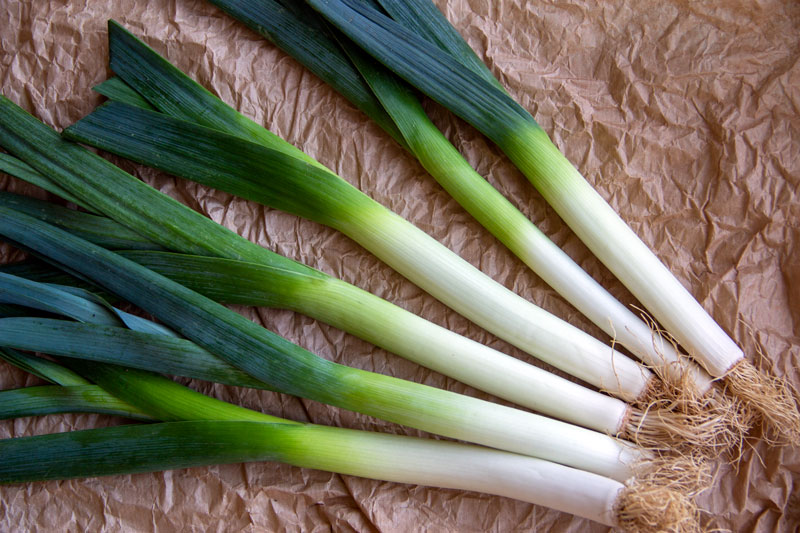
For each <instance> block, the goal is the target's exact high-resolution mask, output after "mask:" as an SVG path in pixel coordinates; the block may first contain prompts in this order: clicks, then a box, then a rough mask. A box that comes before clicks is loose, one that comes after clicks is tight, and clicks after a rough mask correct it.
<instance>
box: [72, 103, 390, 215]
mask: <svg viewBox="0 0 800 533" xmlns="http://www.w3.org/2000/svg"><path fill="white" fill-rule="evenodd" d="M64 135H65V137H67V138H69V139H72V140H76V141H79V142H82V143H86V144H90V145H92V146H96V147H98V148H102V149H103V150H107V151H109V152H112V153H115V154H118V155H121V156H123V157H126V158H128V159H132V160H134V161H137V162H139V163H143V164H146V165H150V166H154V167H156V168H158V169H160V170H164V171H166V172H170V173H172V174H175V175H178V176H181V177H185V178H187V179H191V180H193V181H197V182H198V183H202V184H204V185H208V186H210V187H214V188H217V189H221V190H224V191H227V192H230V193H231V194H235V195H237V196H240V197H242V198H246V199H248V200H253V201H256V202H259V203H262V204H264V205H267V206H270V207H274V208H276V209H280V210H282V211H286V212H289V213H292V214H295V215H298V216H301V217H303V218H307V219H310V220H314V221H316V222H320V223H323V224H326V225H331V226H334V227H336V226H337V225H340V224H341V223H342V222H346V221H347V219H346V218H343V217H346V216H347V214H349V213H353V212H355V213H357V212H359V211H360V210H367V209H370V208H374V207H375V206H378V204H377V203H376V202H375V201H374V200H372V199H371V198H369V197H368V196H366V195H365V194H364V193H362V192H361V191H359V190H358V189H356V188H355V187H353V186H352V185H350V184H349V183H347V182H346V181H345V180H343V179H342V178H340V177H339V176H337V175H336V174H333V173H332V172H330V171H329V170H327V169H322V168H319V167H318V166H315V165H310V164H308V163H306V162H304V161H301V160H299V159H297V158H295V157H292V156H289V155H287V154H285V153H283V152H280V151H277V150H272V149H270V148H267V147H266V146H263V145H261V144H257V143H254V142H250V141H248V140H245V139H243V138H240V137H238V136H233V135H229V134H227V133H223V132H221V131H218V130H214V129H211V128H207V127H204V126H201V125H199V124H196V123H193V122H187V121H185V120H180V119H176V118H174V117H171V116H167V115H164V114H162V113H156V112H152V111H146V110H143V109H140V108H137V107H134V106H128V105H125V104H122V103H118V102H111V103H108V104H106V105H103V106H101V107H99V108H98V109H96V110H95V111H94V112H92V113H91V114H89V115H87V116H86V117H84V118H83V119H81V120H79V121H78V122H76V123H75V124H73V125H71V126H70V127H68V128H67V129H65V130H64Z"/></svg>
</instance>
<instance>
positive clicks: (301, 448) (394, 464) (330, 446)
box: [284, 426, 624, 526]
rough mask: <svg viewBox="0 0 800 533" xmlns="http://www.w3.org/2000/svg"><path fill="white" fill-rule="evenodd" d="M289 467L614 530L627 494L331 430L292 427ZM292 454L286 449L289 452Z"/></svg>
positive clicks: (538, 465) (515, 465) (554, 472)
mask: <svg viewBox="0 0 800 533" xmlns="http://www.w3.org/2000/svg"><path fill="white" fill-rule="evenodd" d="M285 438H286V440H287V441H288V440H289V439H291V450H290V451H289V450H288V449H287V451H289V453H286V454H285V456H284V460H285V462H287V463H290V464H293V465H296V466H302V467H306V468H315V469H318V470H326V471H329V472H338V473H341V474H349V475H354V476H360V477H366V478H372V479H382V480H385V481H394V482H396V483H413V484H416V485H428V486H435V487H443V488H452V489H461V490H473V491H477V492H483V493H486V494H496V495H499V496H506V497H509V498H514V499H517V500H522V501H526V502H530V503H535V504H537V505H544V506H546V507H549V508H551V509H556V510H558V511H564V512H567V513H570V514H574V515H576V516H582V517H584V518H588V519H590V520H594V521H595V522H600V523H601V524H605V525H608V526H613V525H616V520H615V506H616V504H617V501H618V498H619V495H620V492H621V491H622V490H624V486H623V485H622V484H621V483H619V482H618V481H614V480H611V479H608V478H605V477H602V476H598V475H596V474H591V473H589V472H584V471H581V470H576V469H574V468H569V467H565V466H562V465H558V464H555V463H550V462H547V461H542V460H539V459H534V458H531V457H525V456H522V455H515V454H512V453H508V452H501V451H498V450H490V449H487V448H479V447H477V446H468V445H464V444H457V443H453V442H446V441H433V440H424V439H415V438H412V437H400V436H395V435H386V434H381V433H370V432H363V431H354V430H346V429H340V428H328V427H324V426H296V427H291V428H289V427H287V429H286V431H285ZM287 448H289V446H287Z"/></svg>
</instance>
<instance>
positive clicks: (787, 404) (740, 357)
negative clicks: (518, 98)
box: [307, 0, 800, 442]
mask: <svg viewBox="0 0 800 533" xmlns="http://www.w3.org/2000/svg"><path fill="white" fill-rule="evenodd" d="M307 1H308V3H309V4H310V5H312V6H313V7H314V8H315V9H317V10H318V11H319V12H320V13H321V14H322V15H323V16H324V17H325V18H326V19H328V21H330V22H331V23H332V24H333V25H334V26H336V27H337V28H339V30H341V31H342V32H343V33H344V34H345V35H347V36H348V37H349V38H350V39H352V40H353V41H354V42H355V43H357V44H358V45H359V46H360V47H361V48H363V49H364V50H365V51H366V52H367V53H369V54H370V55H371V56H373V57H374V58H375V59H377V60H378V61H380V62H381V63H383V64H384V65H386V66H387V67H388V68H389V69H391V70H392V71H394V72H395V73H396V74H398V75H399V76H400V77H402V78H403V79H405V80H406V81H407V82H408V83H410V84H411V85H413V86H415V87H417V88H418V89H420V90H421V91H422V92H424V93H425V94H427V95H428V96H429V97H431V98H433V99H434V100H436V101H437V102H439V103H440V104H442V105H444V106H445V107H447V108H448V109H450V110H451V111H452V112H453V113H455V114H456V115H458V116H460V117H461V118H463V119H464V120H466V121H467V122H469V123H470V124H472V125H473V126H474V127H475V128H477V129H478V130H480V131H481V132H482V133H483V134H484V135H486V136H487V137H488V138H490V139H491V140H492V141H493V142H495V143H496V144H497V145H498V146H499V147H500V148H501V149H502V150H503V151H504V152H505V153H506V154H507V155H508V157H509V158H510V159H511V161H512V162H514V164H515V165H516V166H517V167H518V168H519V169H520V170H521V171H522V172H523V173H524V174H525V175H526V176H527V177H528V179H529V180H530V181H531V182H532V183H533V185H534V186H535V187H536V188H537V189H538V191H539V192H540V193H541V194H542V196H543V197H544V198H545V199H546V200H547V201H548V203H549V204H550V205H551V206H553V208H554V209H555V210H556V212H557V213H558V214H559V215H560V216H561V218H563V219H564V221H565V222H566V223H567V224H568V225H569V226H570V228H572V230H573V231H574V232H575V233H576V234H577V235H578V237H580V239H581V240H582V241H583V242H584V243H585V244H586V245H587V246H588V247H589V249H590V250H592V252H593V253H594V254H595V255H596V256H597V257H598V258H599V259H600V260H601V261H602V262H603V263H604V264H605V265H606V266H607V267H608V268H609V269H610V270H611V271H612V272H613V273H614V274H615V275H616V276H617V277H618V278H619V280H620V281H621V282H622V283H623V284H625V286H626V287H628V289H629V290H630V291H631V292H632V293H633V294H634V296H636V297H637V298H638V299H639V301H641V302H642V303H643V304H644V305H645V307H646V308H647V309H648V310H649V311H650V312H651V313H652V314H653V316H654V317H655V318H656V319H657V320H659V321H660V322H661V323H662V324H663V325H664V327H665V328H666V330H667V331H668V332H669V333H670V334H671V335H673V336H674V337H675V338H676V339H677V340H678V342H680V343H681V345H682V346H683V347H684V348H685V349H686V350H688V352H689V353H690V354H691V355H692V356H693V357H694V358H695V359H696V360H697V361H698V362H699V363H700V364H702V366H703V367H704V368H705V369H706V370H707V371H708V372H709V373H710V374H711V375H712V376H714V377H717V378H724V380H725V384H726V386H727V388H728V390H729V391H730V392H731V393H732V394H733V395H735V396H737V397H739V398H741V399H742V400H743V401H745V403H746V406H747V407H749V408H750V409H752V411H753V413H754V414H755V415H757V416H759V417H760V418H761V419H762V420H763V421H764V422H765V424H766V426H767V427H768V428H769V429H770V430H771V431H773V432H775V433H776V434H778V435H780V436H782V437H784V438H785V439H786V440H788V441H789V442H800V412H798V408H797V404H796V402H795V399H794V396H793V394H792V392H791V391H790V390H789V388H788V386H787V385H786V383H785V382H783V381H781V380H778V379H775V378H771V377H769V376H767V375H765V374H763V373H761V372H760V371H758V370H757V369H756V368H755V367H754V366H753V365H752V364H751V363H750V362H749V361H747V360H746V359H745V356H744V353H743V352H742V350H741V349H740V348H739V347H738V346H737V345H736V343H735V342H734V341H733V340H731V339H730V337H729V336H728V335H727V334H726V333H725V332H724V331H723V330H722V328H721V327H720V326H719V325H718V324H717V323H716V322H715V321H714V320H713V319H712V318H711V317H710V316H709V314H708V313H707V312H706V311H705V310H704V309H703V308H702V307H701V306H700V304H699V303H698V302H697V301H696V300H695V299H694V298H693V297H692V295H691V294H690V293H689V292H688V291H687V290H686V289H685V288H684V287H683V285H681V283H680V282H679V281H678V280H677V279H676V278H675V277H674V276H673V275H672V274H671V273H670V272H669V271H668V270H667V268H666V267H665V266H664V265H663V264H662V263H661V261H660V260H659V259H658V258H657V257H656V256H655V255H654V254H653V253H652V252H651V251H650V250H649V249H648V248H647V246H646V245H645V244H644V243H643V242H642V241H641V240H640V239H639V237H638V236H637V235H636V234H635V233H634V232H633V231H632V230H631V229H630V228H629V227H628V226H627V224H625V222H624V221H623V220H622V219H621V218H620V217H619V216H618V215H617V214H616V213H615V212H614V210H613V209H612V208H611V207H610V206H609V205H608V204H607V203H606V202H605V200H604V199H603V198H602V197H601V196H600V195H599V194H597V192H596V191H595V190H594V189H593V188H592V187H591V185H589V183H588V182H587V181H586V180H585V179H584V178H583V176H581V175H580V173H579V172H578V171H577V170H576V169H575V167H574V166H572V164H571V163H570V162H569V161H568V160H567V159H566V158H565V157H564V156H563V155H562V154H561V152H560V151H559V150H558V148H556V147H555V145H553V143H552V142H551V141H550V139H549V138H548V136H547V134H546V133H545V132H544V131H543V130H542V128H541V127H539V125H538V124H537V123H536V122H535V121H534V119H533V118H532V117H531V115H530V114H529V113H528V112H527V111H526V110H525V109H524V108H522V107H521V106H520V105H519V104H517V103H516V102H515V101H514V100H513V99H512V98H510V97H509V96H508V94H507V93H506V92H505V91H504V90H502V89H501V88H500V87H499V86H498V85H499V84H498V82H497V81H496V80H494V79H493V78H492V76H491V74H490V73H489V72H488V69H486V67H485V66H483V65H482V64H481V63H480V61H479V60H477V58H475V57H474V55H475V54H474V52H472V51H471V50H470V49H469V47H468V46H467V45H466V43H464V42H463V41H462V40H461V39H460V37H459V36H458V33H457V32H455V30H454V29H453V28H452V27H451V26H450V25H449V23H448V22H447V21H446V19H444V17H443V16H442V14H441V13H440V12H439V11H438V10H437V9H436V7H435V6H434V5H433V4H432V3H431V2H430V1H429V0H403V1H402V2H400V1H397V0H379V3H380V6H381V7H382V8H383V9H384V10H386V12H388V13H389V15H390V16H386V15H385V14H384V13H383V12H381V11H380V10H379V9H376V7H375V5H374V2H365V1H364V0H307Z"/></svg>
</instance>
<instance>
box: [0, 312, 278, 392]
mask: <svg viewBox="0 0 800 533" xmlns="http://www.w3.org/2000/svg"><path fill="white" fill-rule="evenodd" d="M0 346H7V347H11V348H16V349H18V350H29V351H37V352H44V353H48V354H52V355H58V356H62V357H73V358H78V359H85V360H90V361H99V362H104V363H111V364H116V365H121V366H128V367H132V368H139V369H142V370H150V371H154V372H159V373H162V374H170V375H174V376H185V377H191V378H197V379H202V380H206V381H212V382H218V383H225V384H228V385H236V386H240V387H251V388H260V389H263V388H266V387H265V385H264V383H262V382H260V381H259V380H257V379H254V378H252V377H250V376H248V375H247V374H245V373H244V372H242V371H241V370H239V369H237V368H235V367H233V366H231V365H230V364H229V363H226V362H225V361H222V360H220V359H219V358H218V357H216V356H215V355H213V354H211V353H209V352H208V351H207V350H204V349H203V348H200V347H199V346H197V345H196V344H194V343H193V342H191V341H188V340H186V339H181V338H176V337H171V336H166V335H158V334H150V333H142V332H139V331H132V330H129V329H126V328H122V327H113V326H101V325H97V324H82V323H79V322H72V321H68V320H57V319H49V318H27V317H17V318H3V319H0Z"/></svg>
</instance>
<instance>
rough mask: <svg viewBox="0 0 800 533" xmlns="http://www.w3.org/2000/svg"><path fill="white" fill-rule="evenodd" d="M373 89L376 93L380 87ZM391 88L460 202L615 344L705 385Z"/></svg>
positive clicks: (392, 101) (397, 113)
mask: <svg viewBox="0 0 800 533" xmlns="http://www.w3.org/2000/svg"><path fill="white" fill-rule="evenodd" d="M378 81H380V80H378ZM373 88H374V89H375V90H376V94H378V96H379V97H381V95H382V94H383V93H382V91H381V90H380V86H376V85H373ZM397 92H400V91H396V92H395V93H393V94H392V95H391V96H393V98H389V97H384V98H381V101H382V102H383V103H384V105H385V107H386V109H387V111H388V112H389V114H390V115H391V116H392V119H393V120H394V121H395V123H396V124H397V126H398V128H399V129H400V131H401V132H402V133H403V135H404V138H405V140H406V142H407V143H408V146H409V148H410V149H411V151H412V152H413V153H414V155H415V156H416V157H417V159H418V160H419V161H420V163H422V166H423V167H425V169H426V170H427V171H428V172H429V173H430V175H431V176H433V177H434V178H435V179H436V181H437V182H439V184H440V185H442V187H444V188H445V189H446V190H447V192H448V193H450V195H451V196H452V197H453V198H454V199H455V200H456V201H457V202H458V203H459V204H461V205H462V206H463V207H464V208H465V209H466V210H467V211H468V212H469V213H470V214H471V215H472V216H473V217H475V219H476V220H477V221H478V222H480V224H481V225H482V226H483V227H485V228H486V229H488V230H489V231H490V232H491V233H492V234H493V235H494V236H495V237H497V238H498V239H499V240H500V242H502V243H503V244H505V245H506V246H507V247H508V248H509V250H511V252H512V253H514V255H516V256H517V257H519V258H520V259H521V260H522V261H523V262H524V263H525V264H526V265H528V267H530V268H531V270H533V271H534V272H535V273H536V274H537V275H538V276H539V277H541V278H542V280H544V282H545V283H547V284H548V285H549V286H550V287H552V288H553V289H555V290H556V292H558V293H559V294H560V295H561V296H563V297H564V298H565V299H566V300H567V301H568V302H569V303H571V304H572V305H573V306H574V307H575V308H576V309H577V310H578V311H580V312H581V313H583V315H584V316H586V317H587V318H588V319H589V320H591V321H592V322H593V323H594V324H595V325H596V326H598V327H599V328H601V329H602V330H603V331H604V332H605V333H607V334H608V335H609V336H610V337H611V338H613V339H614V340H615V342H618V343H619V344H621V345H622V346H624V347H625V348H627V349H628V350H629V351H630V352H631V353H633V354H634V355H635V356H637V357H638V358H639V359H641V360H642V361H644V362H645V363H646V364H647V365H649V366H657V367H661V368H663V369H664V370H665V371H667V372H669V373H670V374H671V375H672V377H673V378H675V379H680V377H681V374H682V373H683V372H685V371H687V370H688V371H689V372H690V376H691V378H692V381H693V382H694V384H695V386H696V388H697V389H698V390H699V391H700V392H702V393H705V392H706V391H708V389H709V388H710V387H711V382H712V380H711V377H710V376H709V375H708V374H707V373H706V372H705V371H703V370H702V369H701V368H699V367H698V366H697V365H696V364H694V363H691V362H687V361H683V360H681V359H680V357H679V354H678V352H677V351H676V350H675V348H674V346H673V345H672V344H671V343H670V342H667V341H666V340H665V339H664V338H663V337H661V336H660V335H658V334H657V333H655V332H654V331H653V330H652V329H651V328H650V327H649V326H648V325H647V324H645V322H644V321H643V320H642V319H640V318H639V317H637V316H636V315H635V314H634V313H632V312H631V311H630V310H629V309H628V308H626V307H625V306H624V305H622V304H621V303H620V302H619V300H617V299H616V298H614V297H613V296H612V295H611V294H610V293H609V292H608V291H607V290H605V289H604V288H603V287H602V286H601V285H600V284H599V283H597V282H596V281H595V280H594V279H593V278H592V277H591V276H590V275H589V274H587V273H586V272H585V271H584V270H583V269H582V268H581V267H580V266H578V264H576V263H575V261H573V260H572V259H571V258H570V257H569V256H568V255H567V254H566V253H565V252H564V251H563V250H561V248H559V247H558V246H556V245H555V244H554V243H553V241H551V240H550V239H549V238H548V237H547V236H546V235H544V233H542V232H541V231H540V230H539V228H537V227H536V226H535V225H534V224H533V223H532V222H531V221H530V220H529V219H528V218H527V217H526V216H525V215H523V214H522V213H521V212H520V211H519V209H517V208H516V207H514V205H513V204H511V202H509V201H508V200H507V199H506V198H505V197H504V196H503V195H502V194H500V192H498V191H497V189H495V188H494V187H493V186H492V185H491V184H490V183H489V182H487V181H486V180H485V179H483V177H481V175H480V174H478V173H477V172H476V171H475V170H474V169H473V168H472V166H471V165H470V164H469V163H468V162H467V161H466V160H465V159H464V158H463V157H462V156H461V154H460V153H459V152H458V150H456V149H455V148H454V147H453V145H452V144H450V142H449V141H448V140H447V138H446V137H445V136H444V135H443V134H442V132H441V131H439V129H438V128H437V127H436V126H435V125H434V124H433V123H432V122H431V121H430V119H429V118H428V116H427V115H426V114H425V112H424V110H423V109H422V106H420V105H419V103H418V101H417V100H416V96H415V95H413V94H412V95H409V97H407V99H408V98H410V99H413V100H408V101H404V99H403V98H402V97H403V96H404V95H403V94H400V95H398V94H397ZM401 111H402V112H401Z"/></svg>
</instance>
